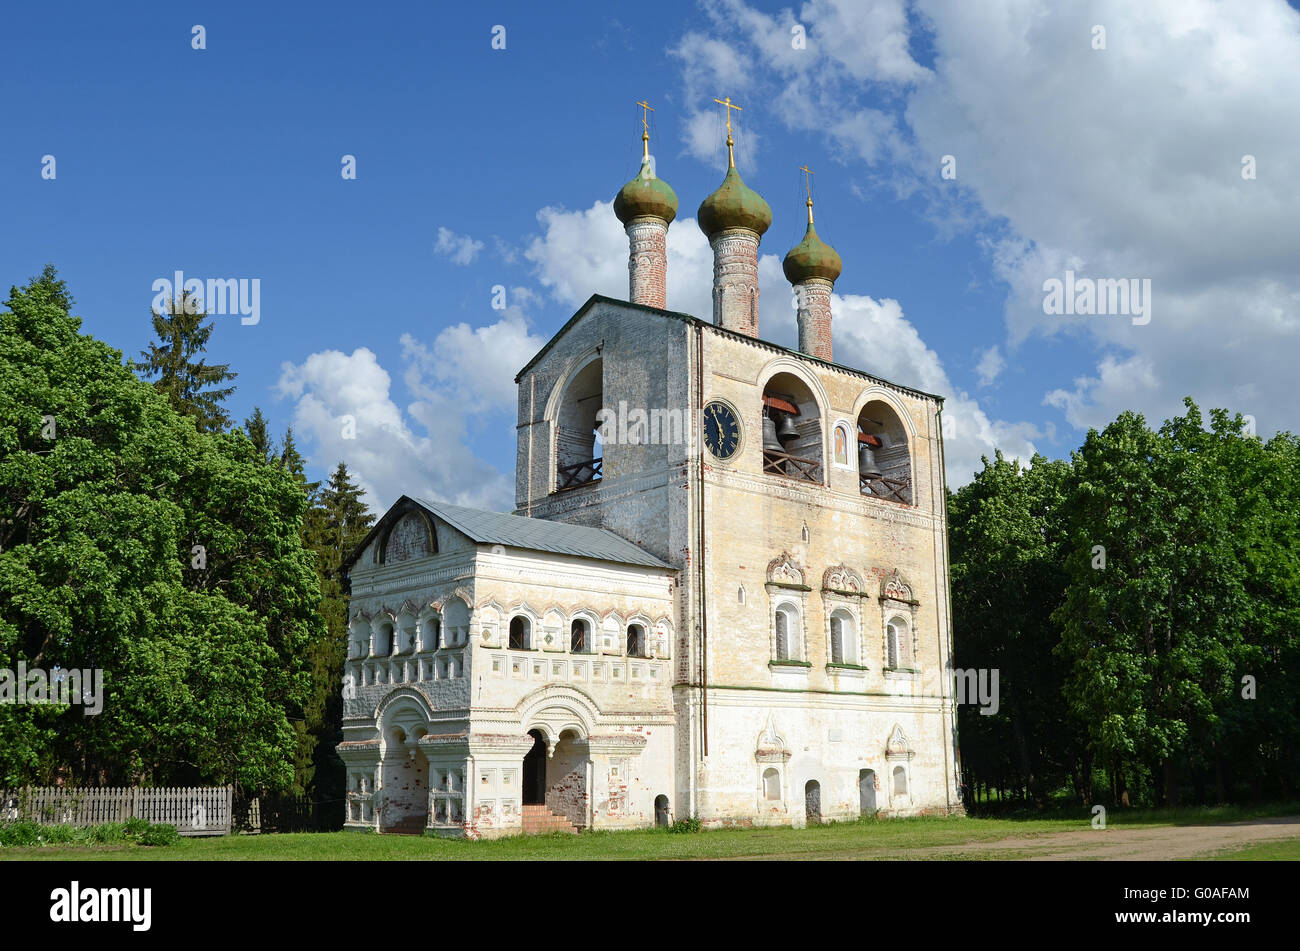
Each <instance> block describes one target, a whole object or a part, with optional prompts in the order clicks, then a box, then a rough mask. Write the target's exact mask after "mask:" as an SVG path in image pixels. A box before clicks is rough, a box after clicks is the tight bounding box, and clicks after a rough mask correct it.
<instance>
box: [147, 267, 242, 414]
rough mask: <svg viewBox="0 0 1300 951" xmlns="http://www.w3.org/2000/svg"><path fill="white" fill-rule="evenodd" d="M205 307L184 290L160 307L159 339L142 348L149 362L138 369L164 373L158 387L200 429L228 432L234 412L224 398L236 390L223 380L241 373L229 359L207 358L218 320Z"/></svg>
mask: <svg viewBox="0 0 1300 951" xmlns="http://www.w3.org/2000/svg"><path fill="white" fill-rule="evenodd" d="M200 310H201V308H199V307H198V306H197V303H196V300H195V298H194V297H193V296H192V295H190V294H189V293H188V292H185V291H183V292H182V294H181V300H180V301H179V302H178V301H177V300H176V299H175V298H173V299H172V300H170V301H169V302H168V305H167V309H166V311H165V312H163V313H159V312H157V311H154V312H153V329H154V333H155V334H157V336H158V342H157V343H151V344H149V349H148V350H142V351H140V356H141V357H143V359H144V362H143V363H142V364H139V365H138V369H139V370H140V372H141V374H142V375H143V376H144V377H145V379H151V378H153V377H157V378H158V379H156V380H154V388H155V389H157V390H158V391H159V392H160V393H162V394H163V395H165V396H166V397H167V399H168V401H169V402H170V403H171V404H172V408H173V409H175V410H176V411H177V412H178V413H181V414H182V415H185V416H192V417H193V418H194V421H195V425H196V427H197V428H198V430H199V432H203V433H218V432H224V431H225V429H226V428H227V427H228V426H229V425H230V416H229V414H228V413H227V412H226V410H225V407H224V406H222V403H224V402H225V400H226V398H227V397H228V396H230V394H231V393H233V392H234V391H235V390H234V387H223V386H221V384H222V383H225V382H226V381H227V380H233V379H234V378H235V377H236V376H237V375H238V374H236V373H234V372H232V371H231V369H230V364H228V363H216V364H208V363H207V361H205V360H204V359H203V358H202V355H203V353H204V352H205V351H206V349H207V345H208V338H209V337H211V336H212V322H211V321H209V320H208V319H207V318H208V315H207V314H206V313H201V312H199V311H200ZM196 357H197V358H198V359H197V360H196V359H195V358H196Z"/></svg>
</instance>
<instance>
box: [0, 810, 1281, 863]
mask: <svg viewBox="0 0 1300 951" xmlns="http://www.w3.org/2000/svg"><path fill="white" fill-rule="evenodd" d="M1297 813H1300V804H1297V803H1287V804H1278V805H1274V806H1265V807H1255V808H1240V807H1216V808H1203V809H1187V810H1173V811H1171V810H1164V811H1155V810H1128V811H1126V812H1121V813H1115V812H1112V813H1111V814H1110V815H1108V816H1107V826H1108V827H1113V826H1117V825H1118V826H1126V827H1138V826H1156V825H1185V824H1193V823H1207V822H1209V823H1213V822H1232V821H1237V820H1241V819H1249V818H1261V817H1266V816H1273V815H1295V814H1297ZM1091 818H1092V817H1091V815H1090V814H1089V813H1087V812H1086V811H1083V810H1078V814H1077V815H1076V816H1074V817H1062V816H1059V815H1058V816H1053V817H1052V818H1019V817H1017V818H997V819H985V818H967V817H960V816H947V817H940V816H933V817H930V816H927V817H920V818H913V819H883V820H863V821H860V822H845V823H833V824H830V825H825V826H820V827H816V828H811V829H789V828H774V829H723V830H717V831H710V832H699V833H685V834H675V833H670V832H667V831H665V830H646V831H631V832H586V833H583V834H581V835H564V834H556V835H549V836H514V837H511V838H508V839H496V840H490V841H481V842H466V841H463V840H459V839H438V838H432V837H424V838H421V837H417V836H391V835H374V834H368V833H359V832H324V833H298V834H285V835H260V836H227V837H222V838H207V839H184V840H182V841H181V842H180V844H178V845H175V846H169V847H166V848H149V847H145V846H138V845H116V844H115V845H100V846H43V847H10V848H3V849H0V859H26V860H31V859H77V860H90V859H108V860H115V859H131V860H157V859H186V860H188V859H193V860H222V859H289V860H294V859H363V860H371V859H415V860H421V859H423V860H429V859H434V860H476V859H477V860H484V859H486V860H509V859H731V858H745V857H748V856H766V857H772V856H778V857H789V858H825V859H836V858H841V859H961V858H981V859H984V858H1018V857H1021V853H1020V852H1001V851H1000V852H999V853H998V854H997V855H990V854H988V853H987V852H978V853H966V852H964V851H963V846H964V845H968V844H970V843H978V842H988V841H993V840H997V839H1002V838H1006V837H1008V836H1035V835H1042V834H1046V833H1052V832H1074V831H1078V830H1080V829H1087V828H1088V827H1089V823H1090V822H1091ZM1288 849H1289V851H1288ZM1297 849H1300V840H1291V841H1289V842H1284V843H1275V844H1271V845H1266V846H1260V847H1258V849H1248V850H1246V852H1250V853H1253V852H1255V851H1261V852H1262V851H1268V850H1280V851H1279V854H1276V855H1273V854H1268V855H1264V854H1261V855H1258V856H1256V855H1253V854H1252V855H1246V854H1244V853H1243V854H1237V855H1229V856H1224V857H1227V858H1247V857H1260V858H1297V857H1300V855H1298V854H1297V851H1296V850H1297Z"/></svg>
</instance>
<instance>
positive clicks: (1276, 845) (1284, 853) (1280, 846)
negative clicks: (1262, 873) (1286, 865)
mask: <svg viewBox="0 0 1300 951" xmlns="http://www.w3.org/2000/svg"><path fill="white" fill-rule="evenodd" d="M1213 858H1214V860H1215V861H1220V862H1221V861H1224V860H1227V861H1232V862H1300V839H1280V840H1278V841H1276V842H1262V843H1260V844H1259V845H1252V846H1249V847H1247V848H1244V849H1238V850H1237V851H1235V852H1220V853H1219V854H1218V855H1215V856H1213Z"/></svg>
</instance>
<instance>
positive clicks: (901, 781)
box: [894, 766, 907, 796]
mask: <svg viewBox="0 0 1300 951" xmlns="http://www.w3.org/2000/svg"><path fill="white" fill-rule="evenodd" d="M894 795H895V796H906V795H907V770H905V769H904V768H903V767H901V766H895V767H894Z"/></svg>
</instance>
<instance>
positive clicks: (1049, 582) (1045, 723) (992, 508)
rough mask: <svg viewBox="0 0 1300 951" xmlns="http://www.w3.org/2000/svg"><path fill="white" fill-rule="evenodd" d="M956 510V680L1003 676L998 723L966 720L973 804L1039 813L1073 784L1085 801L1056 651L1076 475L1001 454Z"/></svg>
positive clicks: (965, 757)
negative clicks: (979, 796)
mask: <svg viewBox="0 0 1300 951" xmlns="http://www.w3.org/2000/svg"><path fill="white" fill-rule="evenodd" d="M983 461H984V468H983V470H982V471H980V472H979V473H977V474H976V476H975V478H974V480H972V481H971V482H970V483H968V484H967V485H965V486H963V487H962V488H961V489H960V490H959V491H957V492H956V493H953V494H952V496H951V498H950V502H949V523H948V524H949V532H950V535H951V557H952V589H953V613H954V617H955V621H954V651H955V657H954V663H955V666H956V667H957V668H958V669H962V670H969V669H976V670H997V671H998V685H999V698H998V700H999V704H998V712H997V713H995V714H991V715H989V714H985V713H981V712H980V710H979V709H978V708H977V707H975V706H973V705H972V704H973V702H974V698H969V697H968V698H967V703H966V704H965V705H963V706H961V707H960V708H959V709H958V725H959V736H960V739H961V751H962V764H963V770H964V772H965V773H966V774H967V778H966V785H967V789H968V792H970V793H971V794H972V795H974V794H976V793H977V792H978V790H979V788H980V787H981V786H982V787H984V788H985V789H987V788H990V787H991V788H1010V789H1021V788H1024V789H1027V790H1028V791H1029V792H1030V793H1031V794H1032V795H1033V796H1034V798H1035V799H1037V800H1038V801H1039V802H1043V801H1045V800H1046V799H1047V797H1048V796H1049V795H1050V794H1051V793H1052V792H1054V791H1055V790H1056V789H1057V788H1059V787H1060V786H1061V785H1063V784H1064V782H1065V780H1066V779H1068V778H1072V779H1073V780H1074V782H1075V786H1076V791H1077V792H1078V794H1079V795H1080V796H1081V797H1083V798H1087V797H1088V791H1087V786H1088V785H1089V783H1090V777H1089V776H1088V775H1087V770H1086V769H1083V768H1081V760H1080V757H1079V754H1080V753H1081V752H1082V736H1081V734H1080V732H1079V730H1078V729H1077V727H1076V726H1075V724H1074V723H1073V722H1072V721H1071V720H1069V718H1068V716H1067V714H1066V711H1064V710H1063V709H1062V704H1061V703H1060V694H1061V686H1062V683H1063V681H1064V678H1065V673H1066V671H1067V669H1068V668H1067V665H1066V664H1065V663H1064V662H1063V661H1061V660H1059V659H1057V658H1055V657H1054V655H1053V653H1052V649H1053V648H1054V647H1055V645H1056V643H1057V641H1058V640H1059V638H1060V628H1059V626H1058V625H1056V624H1055V623H1053V621H1052V620H1051V612H1052V610H1053V609H1054V608H1055V607H1056V606H1057V605H1058V604H1059V603H1060V601H1061V598H1062V594H1063V589H1064V584H1065V575H1064V567H1063V560H1064V536H1063V533H1062V530H1061V518H1062V511H1061V509H1062V504H1063V501H1064V486H1065V482H1066V479H1067V478H1068V476H1069V472H1070V466H1069V464H1068V463H1065V462H1059V461H1050V460H1048V459H1045V458H1044V457H1042V456H1039V455H1035V456H1034V457H1033V459H1032V460H1031V461H1030V465H1029V466H1028V467H1025V468H1022V467H1021V466H1020V463H1019V462H1018V461H1016V460H1008V459H1005V458H1004V457H1003V455H1002V453H1001V452H998V453H996V455H995V457H994V459H993V461H992V462H990V461H989V460H988V459H987V458H986V459H984V460H983Z"/></svg>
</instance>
